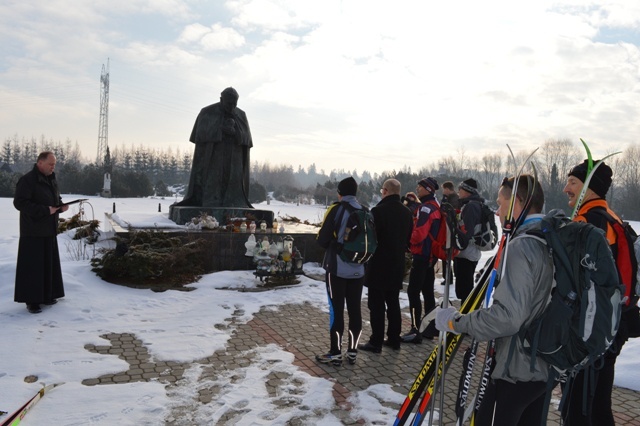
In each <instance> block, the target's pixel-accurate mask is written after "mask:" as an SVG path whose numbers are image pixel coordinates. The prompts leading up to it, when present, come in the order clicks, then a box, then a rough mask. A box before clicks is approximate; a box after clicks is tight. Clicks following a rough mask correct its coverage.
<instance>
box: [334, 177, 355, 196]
mask: <svg viewBox="0 0 640 426" xmlns="http://www.w3.org/2000/svg"><path fill="white" fill-rule="evenodd" d="M357 191H358V183H357V182H356V180H355V179H354V178H352V177H351V176H349V177H348V178H345V179H342V180H341V181H340V183H339V184H338V194H340V195H342V196H343V197H344V196H345V195H356V192H357Z"/></svg>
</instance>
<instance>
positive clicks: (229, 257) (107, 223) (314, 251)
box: [101, 211, 324, 279]
mask: <svg viewBox="0 0 640 426" xmlns="http://www.w3.org/2000/svg"><path fill="white" fill-rule="evenodd" d="M269 213H271V215H272V216H271V220H272V221H273V212H271V211H270V212H269ZM112 216H113V214H112V213H105V220H104V222H103V223H102V224H101V228H102V230H103V232H104V234H105V236H108V237H121V238H127V236H128V235H129V233H130V232H136V231H147V232H163V233H168V234H170V235H171V236H172V237H178V238H181V239H182V240H184V242H185V244H186V243H188V242H190V241H193V240H194V239H198V238H203V239H205V240H206V241H207V246H208V256H207V258H206V260H205V265H204V269H205V271H206V273H209V272H214V271H236V270H245V271H249V270H254V271H255V270H256V263H254V260H253V257H251V256H246V252H247V247H246V245H245V244H246V243H247V240H248V238H249V236H250V235H252V234H251V233H249V232H246V233H243V232H234V231H233V230H221V229H211V230H210V229H197V230H189V229H186V228H171V229H162V228H157V227H149V228H144V227H135V228H130V229H125V228H123V227H121V226H120V225H119V224H117V223H116V222H115V221H114V220H113V218H112ZM285 227H286V228H289V225H288V224H287V223H286V222H285ZM253 235H254V238H255V240H254V241H262V240H263V239H264V238H265V237H266V238H267V240H268V241H271V242H274V243H277V242H280V241H282V240H283V239H284V237H286V236H290V237H292V238H293V246H294V247H296V248H297V249H298V250H299V251H300V253H301V254H302V257H303V258H304V261H305V262H319V263H320V262H322V258H323V256H324V249H323V248H321V247H320V246H319V245H318V242H317V241H316V232H305V231H302V232H300V231H298V232H284V233H280V232H274V231H273V228H267V230H266V231H261V230H259V229H258V230H256V232H255V234H253ZM256 279H259V278H256Z"/></svg>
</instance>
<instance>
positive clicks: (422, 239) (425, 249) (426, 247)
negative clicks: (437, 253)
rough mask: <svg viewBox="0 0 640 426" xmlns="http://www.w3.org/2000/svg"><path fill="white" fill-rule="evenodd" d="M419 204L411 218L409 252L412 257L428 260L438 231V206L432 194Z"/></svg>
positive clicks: (422, 199) (423, 198)
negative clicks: (421, 257)
mask: <svg viewBox="0 0 640 426" xmlns="http://www.w3.org/2000/svg"><path fill="white" fill-rule="evenodd" d="M420 203H421V204H420V207H418V209H417V210H416V213H415V216H414V218H413V232H411V241H410V244H411V245H410V251H411V254H413V255H416V256H423V257H425V258H427V259H429V258H430V257H431V244H432V241H433V240H434V239H435V238H436V237H437V236H438V231H439V230H440V218H441V216H440V204H439V203H438V200H436V199H435V197H434V195H433V194H429V195H426V196H424V197H422V198H421V199H420ZM429 235H431V238H429Z"/></svg>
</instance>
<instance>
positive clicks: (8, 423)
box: [0, 383, 64, 426]
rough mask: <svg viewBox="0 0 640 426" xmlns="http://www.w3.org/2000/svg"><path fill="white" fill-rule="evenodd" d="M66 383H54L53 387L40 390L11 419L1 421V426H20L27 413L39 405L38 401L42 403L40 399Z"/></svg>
mask: <svg viewBox="0 0 640 426" xmlns="http://www.w3.org/2000/svg"><path fill="white" fill-rule="evenodd" d="M62 384H64V383H54V384H51V385H47V386H44V387H43V388H42V389H40V390H39V391H38V393H36V394H35V395H34V396H33V397H32V398H31V399H29V400H28V401H27V402H26V403H25V404H24V405H23V406H22V407H20V408H19V409H18V410H16V412H15V413H13V414H12V415H10V416H9V417H7V418H6V419H4V420H0V421H2V423H0V426H17V425H19V424H20V422H21V421H22V419H23V418H24V416H26V415H27V413H28V412H29V410H31V409H32V408H33V406H34V405H36V404H37V403H38V401H40V399H41V398H42V397H43V396H44V395H45V394H46V393H48V392H50V391H51V390H53V389H54V388H56V387H58V386H60V385H62Z"/></svg>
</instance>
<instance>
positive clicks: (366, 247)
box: [337, 202, 378, 263]
mask: <svg viewBox="0 0 640 426" xmlns="http://www.w3.org/2000/svg"><path fill="white" fill-rule="evenodd" d="M341 205H342V207H343V209H342V214H341V215H340V217H339V219H338V221H337V223H342V218H343V217H344V215H345V214H348V215H349V216H348V217H347V223H346V227H345V230H344V238H343V243H342V244H339V246H338V255H339V256H340V258H341V259H342V260H344V261H345V262H350V263H366V262H367V261H368V260H369V259H371V256H373V253H375V251H376V248H377V247H378V238H377V236H376V227H375V224H374V221H373V214H372V213H371V211H370V210H369V209H367V208H366V207H364V206H363V207H362V208H361V209H355V208H354V207H352V206H351V205H350V204H349V203H347V202H342V203H341Z"/></svg>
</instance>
